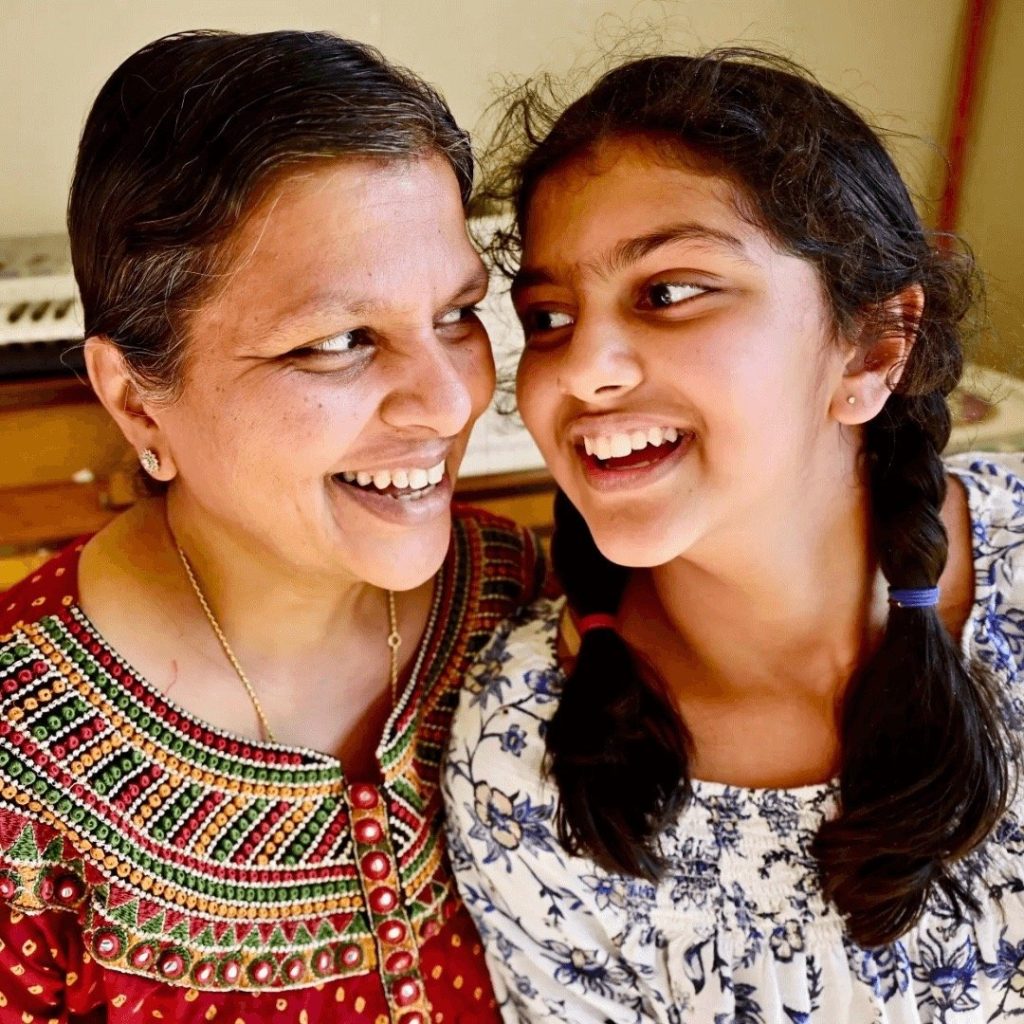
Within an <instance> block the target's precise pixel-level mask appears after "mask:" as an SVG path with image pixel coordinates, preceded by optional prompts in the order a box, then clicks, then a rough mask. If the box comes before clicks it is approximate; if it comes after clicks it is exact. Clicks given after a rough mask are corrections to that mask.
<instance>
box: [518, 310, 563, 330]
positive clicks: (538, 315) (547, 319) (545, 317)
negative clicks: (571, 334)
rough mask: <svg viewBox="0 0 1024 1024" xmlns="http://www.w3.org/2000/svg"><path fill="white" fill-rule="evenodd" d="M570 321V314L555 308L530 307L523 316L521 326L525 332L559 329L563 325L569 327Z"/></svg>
mask: <svg viewBox="0 0 1024 1024" xmlns="http://www.w3.org/2000/svg"><path fill="white" fill-rule="evenodd" d="M572 322H573V319H572V315H571V314H569V313H563V312H561V311H559V310H557V309H532V310H530V311H529V312H528V313H527V314H526V316H525V317H524V318H523V328H524V329H525V331H526V333H527V334H534V333H540V332H543V331H560V330H561V329H562V328H563V327H571V326H572Z"/></svg>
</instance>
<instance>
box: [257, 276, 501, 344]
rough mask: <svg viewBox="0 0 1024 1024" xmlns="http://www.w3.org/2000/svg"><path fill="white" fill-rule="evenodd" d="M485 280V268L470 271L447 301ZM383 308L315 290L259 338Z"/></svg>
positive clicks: (373, 302)
mask: <svg viewBox="0 0 1024 1024" xmlns="http://www.w3.org/2000/svg"><path fill="white" fill-rule="evenodd" d="M488 283H489V278H488V276H487V271H486V270H484V269H482V268H481V269H479V270H474V271H473V272H472V273H471V274H469V275H467V277H466V278H465V280H463V281H462V282H461V284H459V285H458V286H457V287H456V288H455V290H454V291H453V292H452V293H451V298H449V299H448V300H447V302H449V303H456V302H459V301H462V300H464V299H465V298H467V297H468V296H475V295H477V293H479V292H481V291H486V290H487V285H488ZM387 308H388V303H387V302H386V301H383V300H381V299H379V298H369V297H364V296H358V295H356V294H354V293H351V292H343V291H339V290H337V289H331V290H323V291H317V292H313V293H311V294H309V295H307V296H305V297H304V298H302V299H301V300H299V301H298V302H297V303H296V304H295V305H293V306H291V307H290V308H288V309H286V310H284V311H283V312H282V313H279V314H278V315H277V316H276V317H275V318H274V320H273V322H272V323H271V324H269V325H268V326H267V327H265V328H264V329H263V331H262V332H261V334H260V337H261V340H263V341H276V340H277V339H278V338H279V337H280V336H285V337H287V336H288V335H289V334H291V333H294V331H295V330H296V329H297V328H301V327H302V326H303V325H304V324H306V323H310V322H316V321H317V320H319V319H321V318H323V317H324V316H329V315H332V314H338V315H342V316H368V315H371V314H373V313H377V312H379V311H380V310H382V309H387Z"/></svg>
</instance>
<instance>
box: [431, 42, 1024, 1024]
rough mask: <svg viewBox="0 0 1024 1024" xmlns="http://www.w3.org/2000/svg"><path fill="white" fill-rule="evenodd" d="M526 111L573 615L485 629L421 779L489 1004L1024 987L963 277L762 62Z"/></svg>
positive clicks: (613, 79) (804, 1000) (954, 1013)
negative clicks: (434, 760) (964, 391)
mask: <svg viewBox="0 0 1024 1024" xmlns="http://www.w3.org/2000/svg"><path fill="white" fill-rule="evenodd" d="M525 109H526V110H527V112H528V113H529V114H530V115H531V128H532V129H533V132H532V135H531V137H532V138H533V139H534V140H535V141H534V144H533V145H532V146H531V147H530V148H529V150H528V152H527V153H526V155H525V157H524V158H523V159H522V161H521V162H519V163H517V164H516V166H515V167H514V168H513V182H514V185H515V186H516V188H517V189H518V192H517V203H516V212H517V225H518V230H519V232H520V234H521V240H522V263H521V266H520V268H519V270H518V273H517V274H516V277H515V280H514V283H513V295H514V299H515V303H516V308H517V311H518V314H519V317H520V319H521V320H522V323H523V328H524V333H525V338H526V348H525V352H524V354H523V357H522V362H521V365H520V369H519V378H518V397H519V405H520V410H521V412H522V415H523V418H524V420H525V421H526V423H527V425H528V427H529V428H530V430H531V432H532V433H533V435H534V437H535V438H536V440H537V442H538V444H539V445H540V448H541V450H542V451H543V452H544V454H545V456H546V458H547V461H548V463H549V465H550V467H551V470H552V472H553V474H554V476H555V478H556V480H557V481H558V484H559V485H560V488H561V494H560V496H559V498H558V502H557V516H556V519H557V522H556V532H555V538H554V548H553V557H554V561H555V568H556V570H557V572H558V574H559V575H560V577H561V580H562V582H563V583H564V585H565V589H566V594H567V603H566V604H565V605H564V606H563V604H561V603H559V602H548V601H542V602H539V603H538V604H536V605H535V606H534V607H533V608H532V609H530V610H529V611H528V612H526V613H524V615H523V616H521V617H520V618H518V619H516V620H514V621H513V622H512V623H511V624H509V625H507V626H506V627H504V628H503V629H502V630H501V631H500V632H499V634H498V635H497V637H496V639H495V640H494V641H493V642H492V643H491V644H490V645H489V646H488V647H487V648H486V649H485V651H483V652H482V653H481V656H480V658H479V659H478V661H477V664H476V666H475V667H474V668H473V669H472V671H471V677H470V678H471V685H470V689H469V690H468V691H467V692H466V693H465V694H464V696H463V698H462V704H461V708H460V711H459V714H458V715H457V716H456V722H455V724H454V726H453V734H452V741H451V748H450V751H449V766H448V769H447V773H446V776H445V778H446V782H445V785H446V787H447V797H448V803H449V805H450V815H451V840H450V846H451V849H452V856H453V861H454V862H455V867H456V873H457V875H458V878H459V883H460V889H461V891H462V893H463V896H464V898H465V899H466V901H467V905H468V907H469V909H470V912H471V913H472V914H473V915H474V917H475V919H476V922H477V925H478V927H479V929H480V931H481V934H482V935H483V937H484V940H485V944H486V946H487V949H488V957H489V962H490V965H491V969H492V973H493V975H494V977H495V979H496V982H497V988H498V990H499V1001H501V1002H502V1005H503V1011H504V1013H505V1019H506V1020H509V1021H511V1020H528V1021H556V1020H559V1021H561V1020H571V1021H573V1022H574V1024H582V1022H589V1021H595V1022H596V1021H616V1022H624V1021H641V1020H643V1021H647V1020H657V1021H665V1022H683V1021H686V1022H690V1021H693V1022H698V1021H699V1022H711V1021H715V1022H726V1021H737V1022H739V1021H744V1022H758V1024H761V1022H769V1021H770V1022H777V1021H793V1022H797V1021H800V1022H807V1021H815V1022H822V1024H834V1022H838V1021H856V1022H867V1021H887V1022H895V1021H900V1022H910V1021H921V1020H928V1021H948V1022H953V1021H983V1020H985V1021H988V1020H993V1019H1000V1018H1004V1017H1009V1016H1015V1015H1018V1014H1020V1013H1022V1012H1024V984H1022V981H1024V904H1022V901H1021V897H1020V895H1019V894H1020V893H1021V892H1022V891H1024V869H1022V867H1021V863H1020V857H1019V854H1020V853H1021V852H1022V850H1024V828H1022V826H1021V824H1020V820H1021V808H1020V806H1019V804H1015V803H1013V802H1012V798H1011V788H1010V780H1011V777H1012V775H1013V764H1014V745H1013V744H1012V742H1011V740H1010V734H1011V733H1012V732H1014V731H1016V729H1017V727H1018V722H1019V714H1018V712H1019V707H1020V695H1019V693H1018V691H1017V686H1016V683H1017V678H1018V674H1019V672H1020V671H1021V661H1022V660H1024V615H1022V611H1021V608H1022V605H1024V571H1022V569H1021V562H1020V559H1021V554H1020V552H1021V551H1022V538H1024V465H1022V461H1021V458H1020V456H1001V457H998V458H997V457H994V456H993V457H989V456H966V457H958V458H954V459H950V460H948V461H946V462H943V460H942V459H941V457H940V453H941V452H942V450H943V448H944V446H945V444H946V441H947V439H948V437H949V430H950V415H949V410H948V407H947V404H946V400H945V396H946V395H948V394H949V392H950V391H951V390H952V389H953V387H954V386H955V385H956V383H957V380H958V378H959V375H960V371H961V365H962V356H961V345H960V342H961V337H960V335H961V331H962V326H961V325H962V320H963V318H964V315H965V313H966V311H967V308H968V305H969V300H970V297H971V296H970V291H971V288H970V285H971V276H970V271H971V268H970V266H969V265H968V264H967V262H966V261H965V260H963V259H960V258H956V257H955V256H954V255H953V254H952V253H949V252H946V251H942V250H938V249H936V248H934V247H933V245H932V244H930V242H929V240H928V237H927V234H926V232H925V231H924V229H923V228H922V226H921V222H920V220H919V219H918V217H917V215H916V213H915V212H914V208H913V205H912V203H911V200H910V198H909V196H908V194H907V191H906V188H905V186H904V185H903V183H902V181H901V180H900V177H899V174H898V173H897V171H896V168H895V166H894V165H893V163H892V161H891V159H890V158H889V157H888V155H887V154H886V152H885V150H884V148H883V146H882V144H881V142H880V141H879V139H878V137H877V136H876V135H875V134H874V133H873V132H872V130H871V129H870V128H869V127H868V126H867V125H866V124H865V122H864V121H863V120H862V119H861V118H860V117H859V116H858V115H857V114H856V113H855V112H854V111H853V110H851V109H850V107H849V106H847V105H846V104H845V103H843V102H842V101H841V100H839V99H838V98H837V97H835V96H833V95H831V94H830V93H828V92H826V91H825V90H824V89H822V88H821V87H820V86H819V85H817V84H816V83H815V82H813V81H812V80H810V79H809V77H808V76H807V75H806V74H805V73H802V72H801V71H800V70H799V69H797V68H794V67H793V66H791V65H789V64H788V63H786V62H784V61H781V60H775V59H772V58H770V57H767V56H764V55H758V54H755V53H743V52H740V53H728V52H727V53H712V54H710V55H708V56H705V57H696V58H691V57H677V56H667V57H658V58H652V59H644V60H638V61H635V62H632V63H629V64H626V65H624V66H622V67H619V68H618V69H616V70H614V71H612V72H610V73H609V74H608V75H606V76H605V77H604V78H603V79H601V80H600V81H599V82H598V83H597V84H596V85H595V86H594V87H593V88H592V89H591V90H590V91H589V92H588V93H587V94H586V95H585V96H583V97H582V98H581V99H579V100H578V101H576V102H575V103H573V104H572V105H571V106H569V107H568V109H566V110H565V111H564V112H563V113H562V114H561V115H560V116H558V117H557V119H556V120H555V121H554V123H553V124H551V123H550V122H549V124H548V127H547V129H546V130H541V129H539V128H538V122H537V121H536V119H533V118H532V115H533V114H535V112H536V111H535V108H534V107H533V106H531V105H530V104H529V103H527V104H526V106H525ZM537 140H539V141H537Z"/></svg>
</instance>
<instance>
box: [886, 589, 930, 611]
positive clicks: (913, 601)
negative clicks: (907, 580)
mask: <svg viewBox="0 0 1024 1024" xmlns="http://www.w3.org/2000/svg"><path fill="white" fill-rule="evenodd" d="M938 603H939V588H938V587H905V588H902V589H900V588H898V587H890V588H889V604H894V605H896V607H897V608H934V607H935V606H936V605H937V604H938Z"/></svg>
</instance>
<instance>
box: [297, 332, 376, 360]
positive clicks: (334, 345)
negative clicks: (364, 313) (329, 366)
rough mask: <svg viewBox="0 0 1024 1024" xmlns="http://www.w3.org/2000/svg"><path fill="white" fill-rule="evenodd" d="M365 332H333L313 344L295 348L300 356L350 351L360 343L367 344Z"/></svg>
mask: <svg viewBox="0 0 1024 1024" xmlns="http://www.w3.org/2000/svg"><path fill="white" fill-rule="evenodd" d="M367 341H368V339H367V337H366V332H365V331H362V330H355V331H345V332H344V334H335V335H332V336H331V337H330V338H325V339H324V340H323V341H318V342H317V343H316V344H315V345H306V346H305V347H304V348H300V349H297V350H296V353H295V354H296V355H300V356H333V355H340V354H342V353H345V352H352V351H353V350H354V349H356V348H358V347H360V346H361V345H365V344H367Z"/></svg>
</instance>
